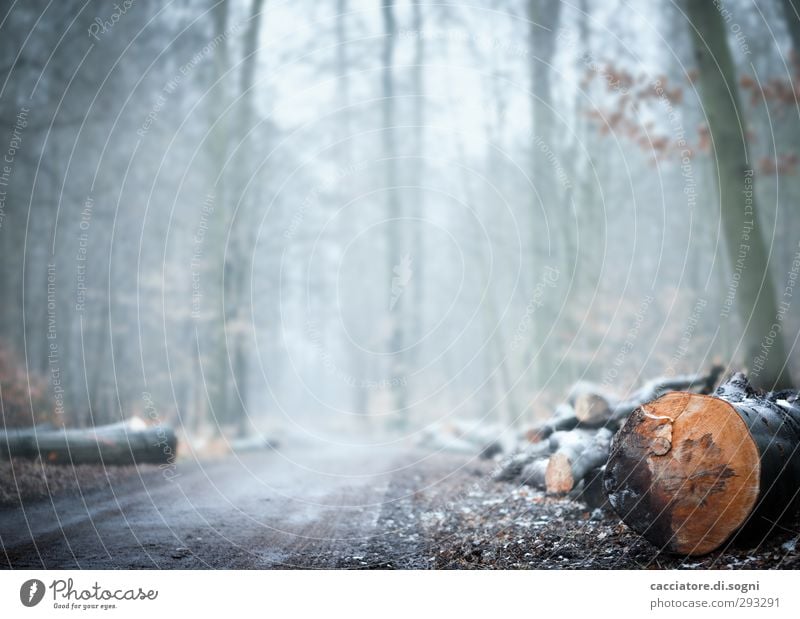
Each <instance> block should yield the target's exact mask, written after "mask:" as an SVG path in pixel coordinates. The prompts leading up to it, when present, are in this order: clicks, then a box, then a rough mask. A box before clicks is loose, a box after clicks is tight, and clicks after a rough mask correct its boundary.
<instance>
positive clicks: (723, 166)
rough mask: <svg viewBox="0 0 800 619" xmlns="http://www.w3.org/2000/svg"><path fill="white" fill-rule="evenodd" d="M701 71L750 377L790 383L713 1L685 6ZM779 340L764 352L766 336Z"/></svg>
mask: <svg viewBox="0 0 800 619" xmlns="http://www.w3.org/2000/svg"><path fill="white" fill-rule="evenodd" d="M686 10H687V12H688V15H689V19H690V20H691V24H690V28H691V31H692V41H693V44H694V52H695V57H696V59H697V64H698V70H699V83H700V97H701V101H702V104H703V109H704V111H705V113H706V118H707V119H708V129H709V132H710V135H711V138H712V148H713V159H714V164H715V167H716V175H715V176H716V179H717V186H718V190H719V198H720V208H721V215H722V221H723V234H724V237H725V239H724V240H725V247H726V250H727V253H728V262H729V266H730V268H731V270H732V271H735V273H737V274H739V280H738V286H737V287H736V289H733V288H732V289H731V291H730V294H735V298H734V299H733V301H732V304H735V309H736V312H737V313H738V315H739V318H740V320H741V322H742V324H743V325H744V329H743V333H742V336H741V342H742V345H743V347H744V351H743V352H744V355H745V361H746V363H747V365H748V367H749V368H750V369H751V372H750V375H751V379H752V378H755V377H756V375H757V378H758V381H757V382H758V384H759V385H761V386H764V387H766V388H770V389H781V388H786V387H790V386H791V380H790V377H789V374H788V372H787V371H786V369H785V364H786V359H787V358H786V352H785V349H784V345H783V340H782V338H781V336H780V323H779V320H778V318H776V317H777V316H778V311H777V304H776V294H775V288H774V285H773V282H772V278H771V277H770V272H769V260H768V255H767V250H766V247H765V242H764V239H763V237H762V233H761V228H760V226H759V221H758V219H759V217H758V213H759V211H758V209H757V208H756V200H755V193H754V190H753V182H752V181H753V174H754V172H753V170H752V166H751V164H750V159H749V156H748V152H747V150H748V149H747V140H746V137H745V128H744V127H745V122H744V118H743V115H742V111H743V108H742V106H741V103H740V101H739V93H738V88H737V80H736V72H735V69H734V65H733V60H732V58H731V52H730V49H729V46H728V41H727V38H726V27H725V22H724V20H723V18H722V15H721V14H720V12H719V10H718V9H717V7H716V6H715V4H714V3H713V2H687V3H686ZM731 281H732V284H731V285H733V281H734V280H733V279H732V280H731ZM775 325H777V326H778V336H777V337H774V338H770V339H772V340H773V341H772V344H771V345H770V348H768V349H767V350H766V351H764V350H763V348H762V345H763V344H764V340H765V338H766V337H767V336H768V335H769V334H770V331H772V330H773V327H774V326H775Z"/></svg>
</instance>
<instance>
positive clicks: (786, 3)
mask: <svg viewBox="0 0 800 619" xmlns="http://www.w3.org/2000/svg"><path fill="white" fill-rule="evenodd" d="M783 14H784V17H785V18H786V29H787V30H788V31H789V36H790V37H791V38H792V50H793V51H794V54H795V61H800V2H798V0H783Z"/></svg>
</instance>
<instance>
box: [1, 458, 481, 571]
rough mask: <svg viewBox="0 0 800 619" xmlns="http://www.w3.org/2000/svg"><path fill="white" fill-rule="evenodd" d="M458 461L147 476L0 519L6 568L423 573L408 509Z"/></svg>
mask: <svg viewBox="0 0 800 619" xmlns="http://www.w3.org/2000/svg"><path fill="white" fill-rule="evenodd" d="M465 463H466V459H465V458H458V457H455V458H454V457H448V456H441V455H439V456H431V455H426V454H413V455H412V454H407V453H406V454H405V455H404V456H401V455H400V452H398V451H397V450H391V449H386V448H369V449H367V448H336V449H330V450H327V451H324V450H319V449H304V450H298V451H297V452H296V453H292V452H264V453H258V454H247V455H244V456H238V457H230V458H227V459H225V460H222V461H217V462H212V463H207V462H206V463H203V464H199V463H197V462H184V463H181V464H180V465H179V466H178V467H177V469H176V470H174V471H169V472H168V474H167V475H164V474H163V471H159V470H158V469H157V468H146V469H140V474H139V475H136V476H134V477H133V478H132V479H128V480H126V481H124V482H122V483H119V482H117V483H116V484H115V485H114V486H113V487H111V486H107V487H106V488H103V489H99V490H93V491H91V492H87V493H85V494H83V495H78V496H74V495H73V496H60V497H59V496H56V497H54V498H53V499H47V500H44V501H41V500H40V501H37V502H34V503H32V504H26V505H25V506H24V508H22V509H20V508H16V509H9V508H4V509H2V510H0V542H1V543H2V548H3V550H4V553H3V554H2V555H0V563H2V564H4V565H3V566H4V567H14V568H42V567H44V568H95V569H104V568H270V567H283V568H291V567H304V568H308V567H314V568H340V567H409V568H410V567H417V568H419V567H425V566H426V565H427V564H428V563H429V562H430V561H429V557H428V556H426V555H427V554H428V553H426V544H427V540H426V539H424V538H423V535H422V534H421V533H422V531H421V530H420V528H419V527H417V526H415V525H416V523H415V522H414V519H415V518H416V517H418V516H419V513H417V512H418V511H419V510H417V509H416V508H415V502H417V499H420V498H421V497H422V496H423V494H424V495H425V500H426V501H430V500H431V499H432V498H435V495H436V493H437V492H438V491H439V490H440V489H441V487H442V485H445V486H448V485H451V483H452V482H451V481H449V480H452V479H454V478H459V477H461V478H463V477H464V476H467V475H469V474H470V473H469V472H468V471H469V469H468V468H467V469H465V468H464V465H465Z"/></svg>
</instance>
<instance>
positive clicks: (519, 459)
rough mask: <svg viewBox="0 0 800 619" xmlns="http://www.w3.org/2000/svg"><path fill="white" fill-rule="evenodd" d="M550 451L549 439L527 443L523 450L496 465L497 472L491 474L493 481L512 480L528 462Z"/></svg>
mask: <svg viewBox="0 0 800 619" xmlns="http://www.w3.org/2000/svg"><path fill="white" fill-rule="evenodd" d="M550 451H551V447H550V441H549V440H547V441H542V442H540V443H534V444H532V445H528V447H526V448H525V449H524V450H523V451H521V452H518V453H515V454H513V455H511V456H509V457H508V458H506V459H505V460H503V461H502V462H501V463H500V465H499V466H498V469H497V472H496V473H495V474H494V475H493V476H492V479H494V480H495V481H514V480H515V479H517V477H519V476H520V475H521V474H522V469H524V468H525V467H526V466H527V465H528V464H530V463H531V462H533V461H534V460H539V459H541V458H544V457H545V456H549V455H550Z"/></svg>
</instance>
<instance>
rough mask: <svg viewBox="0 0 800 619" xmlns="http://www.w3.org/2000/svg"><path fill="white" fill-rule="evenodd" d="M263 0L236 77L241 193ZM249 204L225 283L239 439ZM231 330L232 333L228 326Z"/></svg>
mask: <svg viewBox="0 0 800 619" xmlns="http://www.w3.org/2000/svg"><path fill="white" fill-rule="evenodd" d="M263 5H264V0H253V2H252V4H251V7H250V20H249V21H248V26H247V30H246V31H245V34H244V46H243V60H242V68H241V79H240V92H241V98H240V105H241V106H242V113H241V116H240V124H239V132H238V134H239V140H240V142H239V144H238V149H239V153H238V157H237V160H238V161H240V162H241V163H240V164H239V165H236V166H235V176H236V190H237V192H238V191H241V190H243V189H244V187H245V186H246V185H247V171H248V170H249V169H250V166H249V165H248V164H249V162H250V160H251V159H254V158H255V155H254V153H253V150H254V149H253V141H252V138H251V137H250V136H249V135H248V132H250V131H251V129H253V123H254V121H255V102H254V98H255V97H254V92H253V90H254V86H255V74H256V66H257V60H258V37H259V34H260V32H261V15H262V10H263ZM252 209H253V203H252V201H251V200H250V199H249V198H248V196H240V202H239V208H238V211H237V212H236V219H235V220H234V221H233V224H232V226H233V227H232V230H231V235H230V236H231V239H232V242H231V244H230V248H229V249H230V252H231V254H232V255H233V256H235V258H234V260H233V261H232V265H231V269H230V272H231V277H230V278H229V279H227V280H226V284H227V285H226V288H227V290H226V294H225V297H226V299H228V302H229V303H231V306H229V311H228V312H227V323H228V327H229V329H228V331H229V337H228V341H229V345H230V347H231V349H232V351H231V363H232V367H231V370H232V375H233V386H234V390H235V392H236V398H235V399H234V400H233V401H232V403H231V407H232V409H233V410H232V415H233V418H234V421H235V422H236V424H237V426H238V430H239V434H240V435H244V434H246V433H247V422H248V418H247V398H248V387H249V384H248V372H249V370H250V346H249V343H250V342H251V340H252V339H253V338H255V333H254V332H253V328H252V316H250V312H249V308H250V303H249V293H248V274H249V273H250V263H251V261H250V254H249V252H250V251H252V248H253V245H254V243H255V238H254V234H255V230H256V229H257V222H256V221H255V219H254V217H253V216H252ZM231 326H233V327H234V328H233V329H231V328H230V327H231Z"/></svg>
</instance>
